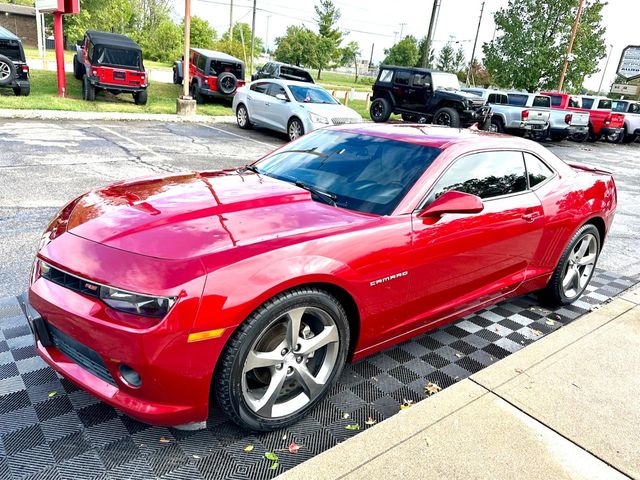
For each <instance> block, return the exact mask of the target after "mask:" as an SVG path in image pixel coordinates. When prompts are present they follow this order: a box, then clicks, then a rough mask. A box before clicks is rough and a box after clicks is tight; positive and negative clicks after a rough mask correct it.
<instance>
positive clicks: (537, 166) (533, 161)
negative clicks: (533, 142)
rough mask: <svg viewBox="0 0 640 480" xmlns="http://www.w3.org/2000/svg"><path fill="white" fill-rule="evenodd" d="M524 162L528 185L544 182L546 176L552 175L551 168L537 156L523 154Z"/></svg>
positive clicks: (533, 185) (532, 185)
mask: <svg viewBox="0 0 640 480" xmlns="http://www.w3.org/2000/svg"><path fill="white" fill-rule="evenodd" d="M524 162H525V164H526V166H527V176H528V177H529V187H531V188H532V187H535V186H536V185H538V184H539V183H542V182H544V181H545V180H546V179H547V178H550V177H553V170H551V169H550V168H549V167H547V165H546V164H545V163H544V162H542V160H540V159H539V158H538V157H536V156H534V155H531V154H530V153H525V154H524Z"/></svg>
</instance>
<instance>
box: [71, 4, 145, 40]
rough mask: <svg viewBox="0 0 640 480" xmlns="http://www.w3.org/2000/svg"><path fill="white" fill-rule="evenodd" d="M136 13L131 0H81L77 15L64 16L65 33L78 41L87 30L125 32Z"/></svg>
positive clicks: (133, 22) (132, 23)
mask: <svg viewBox="0 0 640 480" xmlns="http://www.w3.org/2000/svg"><path fill="white" fill-rule="evenodd" d="M137 14H138V12H137V11H136V4H135V3H134V2H132V1H131V0H83V2H82V8H81V9H80V13H79V14H78V15H66V16H65V18H64V31H65V35H66V36H67V38H68V39H69V40H71V41H78V40H81V39H82V38H83V37H84V34H85V32H86V31H87V30H99V31H103V32H112V33H122V34H126V33H129V32H130V31H131V30H132V29H133V28H134V25H135V21H136V16H137Z"/></svg>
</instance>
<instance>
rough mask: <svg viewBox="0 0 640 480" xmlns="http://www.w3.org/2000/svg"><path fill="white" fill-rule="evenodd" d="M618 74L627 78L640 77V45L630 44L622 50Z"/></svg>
mask: <svg viewBox="0 0 640 480" xmlns="http://www.w3.org/2000/svg"><path fill="white" fill-rule="evenodd" d="M618 75H620V76H621V77H623V78H626V79H627V80H633V79H634V78H640V46H637V45H635V46H634V45H629V46H628V47H627V48H625V49H624V50H623V51H622V56H621V57H620V63H619V64H618Z"/></svg>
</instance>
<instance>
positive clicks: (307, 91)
mask: <svg viewBox="0 0 640 480" xmlns="http://www.w3.org/2000/svg"><path fill="white" fill-rule="evenodd" d="M289 90H291V94H292V95H293V98H295V99H296V101H297V102H299V103H331V104H336V103H338V101H337V100H336V99H335V98H333V97H332V96H331V94H330V93H329V92H327V91H326V90H323V89H321V88H318V87H303V86H300V85H289Z"/></svg>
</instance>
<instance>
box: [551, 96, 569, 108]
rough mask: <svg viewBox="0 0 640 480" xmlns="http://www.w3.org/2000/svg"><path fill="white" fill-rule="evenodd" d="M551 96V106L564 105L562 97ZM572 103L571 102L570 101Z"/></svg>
mask: <svg viewBox="0 0 640 480" xmlns="http://www.w3.org/2000/svg"><path fill="white" fill-rule="evenodd" d="M549 97H550V98H551V106H552V107H559V106H560V105H562V97H561V96H559V95H549ZM569 103H571V102H569ZM569 106H571V104H569Z"/></svg>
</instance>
